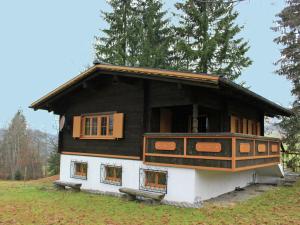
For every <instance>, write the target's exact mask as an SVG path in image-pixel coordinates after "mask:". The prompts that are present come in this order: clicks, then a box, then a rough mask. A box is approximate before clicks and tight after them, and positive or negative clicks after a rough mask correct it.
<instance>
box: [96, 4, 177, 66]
mask: <svg viewBox="0 0 300 225" xmlns="http://www.w3.org/2000/svg"><path fill="white" fill-rule="evenodd" d="M108 3H109V4H110V5H111V7H112V12H102V14H103V17H104V20H105V21H106V22H107V23H108V26H109V27H108V28H107V29H104V30H103V36H102V37H99V38H97V42H96V44H95V50H96V57H97V58H98V59H102V60H103V61H105V62H107V63H111V64H114V65H128V66H143V67H154V68H168V67H169V63H168V60H169V48H170V45H171V40H172V39H171V37H172V29H171V28H170V25H169V20H168V19H166V18H165V17H166V14H167V12H166V11H164V10H163V9H162V7H163V3H162V2H161V0H141V1H138V2H137V1H136V2H135V1H132V0H111V1H108Z"/></svg>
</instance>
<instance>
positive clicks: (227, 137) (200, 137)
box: [146, 135, 253, 139]
mask: <svg viewBox="0 0 300 225" xmlns="http://www.w3.org/2000/svg"><path fill="white" fill-rule="evenodd" d="M146 137H147V138H162V139H163V138H176V139H180V138H181V139H183V138H190V139H191V138H198V139H203V138H207V139H210V138H214V139H216V138H219V139H231V138H233V137H235V136H172V135H170V136H168V135H166V136H159V135H158V136H154V135H152V136H147V135H146ZM241 139H246V138H244V137H241ZM252 139H253V138H252Z"/></svg>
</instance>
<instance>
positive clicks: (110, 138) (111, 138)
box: [79, 136, 117, 140]
mask: <svg viewBox="0 0 300 225" xmlns="http://www.w3.org/2000/svg"><path fill="white" fill-rule="evenodd" d="M79 139H80V140H116V139H117V138H115V137H99V136H98V137H97V136H95V137H93V136H82V137H80V138H79Z"/></svg>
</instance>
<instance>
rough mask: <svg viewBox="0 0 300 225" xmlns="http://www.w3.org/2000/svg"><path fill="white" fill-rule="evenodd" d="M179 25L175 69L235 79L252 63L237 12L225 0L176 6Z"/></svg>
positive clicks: (178, 4)
mask: <svg viewBox="0 0 300 225" xmlns="http://www.w3.org/2000/svg"><path fill="white" fill-rule="evenodd" d="M175 6H176V8H177V9H178V10H179V11H180V13H179V17H180V19H179V26H178V27H176V34H177V38H178V40H177V41H176V43H175V46H174V55H173V66H174V67H175V69H178V70H189V71H194V72H202V73H216V74H220V75H224V76H225V77H227V78H229V79H231V80H235V79H236V78H238V77H239V76H240V75H241V71H242V69H243V68H245V67H248V66H249V65H250V64H251V60H250V59H249V57H247V56H246V53H247V51H248V50H249V46H248V43H247V42H246V41H244V40H243V38H238V37H237V35H238V34H239V32H240V31H241V29H242V28H243V27H241V26H238V25H236V24H235V20H236V18H237V17H238V13H237V12H236V11H234V9H233V4H232V3H228V2H227V3H226V2H224V1H223V0H215V1H197V0H187V1H185V2H184V3H176V5H175Z"/></svg>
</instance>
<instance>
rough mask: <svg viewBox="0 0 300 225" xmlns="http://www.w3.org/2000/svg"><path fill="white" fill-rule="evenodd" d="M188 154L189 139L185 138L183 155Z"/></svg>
mask: <svg viewBox="0 0 300 225" xmlns="http://www.w3.org/2000/svg"><path fill="white" fill-rule="evenodd" d="M186 152H187V138H186V137H184V138H183V155H184V156H186V155H187V154H186Z"/></svg>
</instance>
